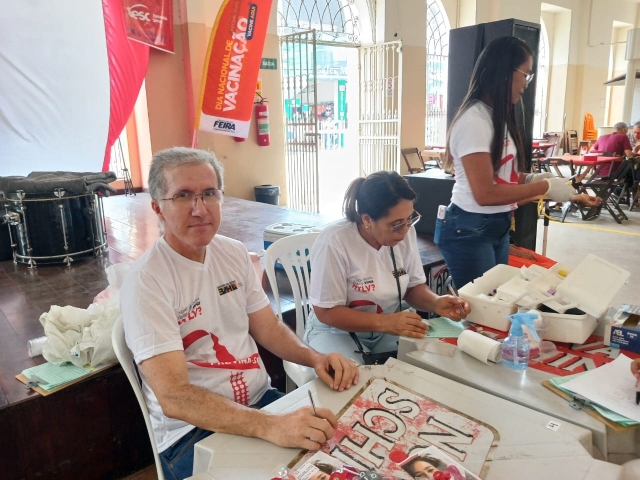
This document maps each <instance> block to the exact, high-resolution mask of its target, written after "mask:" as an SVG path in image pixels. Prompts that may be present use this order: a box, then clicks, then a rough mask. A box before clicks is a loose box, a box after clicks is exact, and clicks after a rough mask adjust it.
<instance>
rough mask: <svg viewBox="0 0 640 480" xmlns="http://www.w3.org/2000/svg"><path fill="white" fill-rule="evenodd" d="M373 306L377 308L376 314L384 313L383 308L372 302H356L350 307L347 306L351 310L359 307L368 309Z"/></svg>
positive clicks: (350, 304)
mask: <svg viewBox="0 0 640 480" xmlns="http://www.w3.org/2000/svg"><path fill="white" fill-rule="evenodd" d="M371 305H373V306H375V307H376V313H382V312H383V310H382V307H381V306H380V305H378V304H377V303H374V302H372V301H371V300H354V301H353V302H351V303H349V305H347V306H348V307H349V308H358V307H368V306H371Z"/></svg>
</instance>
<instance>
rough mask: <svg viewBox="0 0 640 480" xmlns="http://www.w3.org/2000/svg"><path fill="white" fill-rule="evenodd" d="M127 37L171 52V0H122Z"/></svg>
mask: <svg viewBox="0 0 640 480" xmlns="http://www.w3.org/2000/svg"><path fill="white" fill-rule="evenodd" d="M122 3H123V5H124V17H125V19H126V22H127V37H129V38H130V39H131V40H135V41H137V42H141V43H144V44H147V45H149V46H151V47H154V48H157V49H158V50H164V51H165V52H171V53H173V2H172V0H123V2H122Z"/></svg>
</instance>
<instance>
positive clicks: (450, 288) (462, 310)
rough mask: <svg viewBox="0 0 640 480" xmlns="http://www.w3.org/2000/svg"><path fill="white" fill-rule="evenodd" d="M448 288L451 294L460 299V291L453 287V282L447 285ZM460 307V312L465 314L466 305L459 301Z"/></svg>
mask: <svg viewBox="0 0 640 480" xmlns="http://www.w3.org/2000/svg"><path fill="white" fill-rule="evenodd" d="M447 288H448V289H449V293H450V294H451V295H453V296H454V297H456V298H457V299H458V300H460V297H459V296H458V293H457V292H456V291H455V290H454V289H453V287H452V286H451V284H449V285H447ZM458 308H459V309H460V313H461V314H462V316H464V307H463V306H462V303H458Z"/></svg>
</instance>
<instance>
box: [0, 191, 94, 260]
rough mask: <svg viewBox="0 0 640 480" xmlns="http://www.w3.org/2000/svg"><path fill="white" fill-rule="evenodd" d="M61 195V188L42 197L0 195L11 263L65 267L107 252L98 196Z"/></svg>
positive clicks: (29, 194) (34, 195)
mask: <svg viewBox="0 0 640 480" xmlns="http://www.w3.org/2000/svg"><path fill="white" fill-rule="evenodd" d="M65 193H66V192H65V190H64V189H63V188H56V189H54V191H53V192H51V193H45V194H42V193H26V192H24V191H23V190H17V191H15V192H13V193H7V194H5V193H4V192H2V191H0V205H2V206H3V207H4V215H3V216H2V217H0V219H1V220H3V221H4V223H6V224H7V226H8V228H9V239H10V242H11V248H12V250H13V261H14V263H18V262H20V263H24V264H26V265H29V268H34V267H36V266H37V265H38V264H39V263H42V264H50V263H65V264H66V265H67V266H69V265H71V262H73V261H74V259H77V258H82V257H86V256H90V255H93V256H95V257H101V256H102V254H103V252H104V251H105V250H106V248H107V229H106V224H105V217H104V210H103V207H102V196H101V195H98V194H96V193H93V192H91V193H84V194H80V195H76V194H73V195H65ZM0 223H2V222H0Z"/></svg>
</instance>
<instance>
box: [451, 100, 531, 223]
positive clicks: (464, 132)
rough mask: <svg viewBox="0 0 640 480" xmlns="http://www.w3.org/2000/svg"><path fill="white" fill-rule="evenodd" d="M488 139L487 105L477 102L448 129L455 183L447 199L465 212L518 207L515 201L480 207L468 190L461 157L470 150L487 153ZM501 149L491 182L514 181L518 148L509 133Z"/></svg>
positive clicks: (489, 124) (495, 210)
mask: <svg viewBox="0 0 640 480" xmlns="http://www.w3.org/2000/svg"><path fill="white" fill-rule="evenodd" d="M492 139H493V123H492V121H491V108H490V107H488V106H487V105H486V104H484V103H483V102H481V101H478V102H476V103H475V104H473V105H472V106H470V107H469V108H468V109H467V110H466V111H465V112H464V113H463V114H462V115H460V118H458V119H457V120H456V121H455V123H454V124H453V127H452V128H451V136H450V138H449V148H450V150H451V156H452V157H453V166H454V168H455V171H456V182H455V184H454V186H453V192H452V195H451V202H452V203H455V204H456V205H457V206H458V207H460V208H461V209H463V210H465V211H467V212H472V213H500V212H508V211H510V210H515V209H516V208H518V205H517V204H516V203H513V204H511V205H494V206H484V207H483V206H481V205H479V204H478V202H476V199H475V198H474V197H473V193H472V192H471V187H470V185H469V180H468V179H467V175H466V173H465V171H464V166H463V165H462V157H464V156H466V155H470V154H472V153H489V154H490V153H491V140H492ZM502 152H503V153H502V166H501V167H500V170H498V172H497V173H498V174H497V175H496V176H495V177H494V183H496V184H499V183H502V184H517V183H518V179H519V176H518V151H517V150H516V146H515V144H514V142H513V139H512V138H511V135H510V134H507V137H506V138H505V141H504V149H503V151H502Z"/></svg>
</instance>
